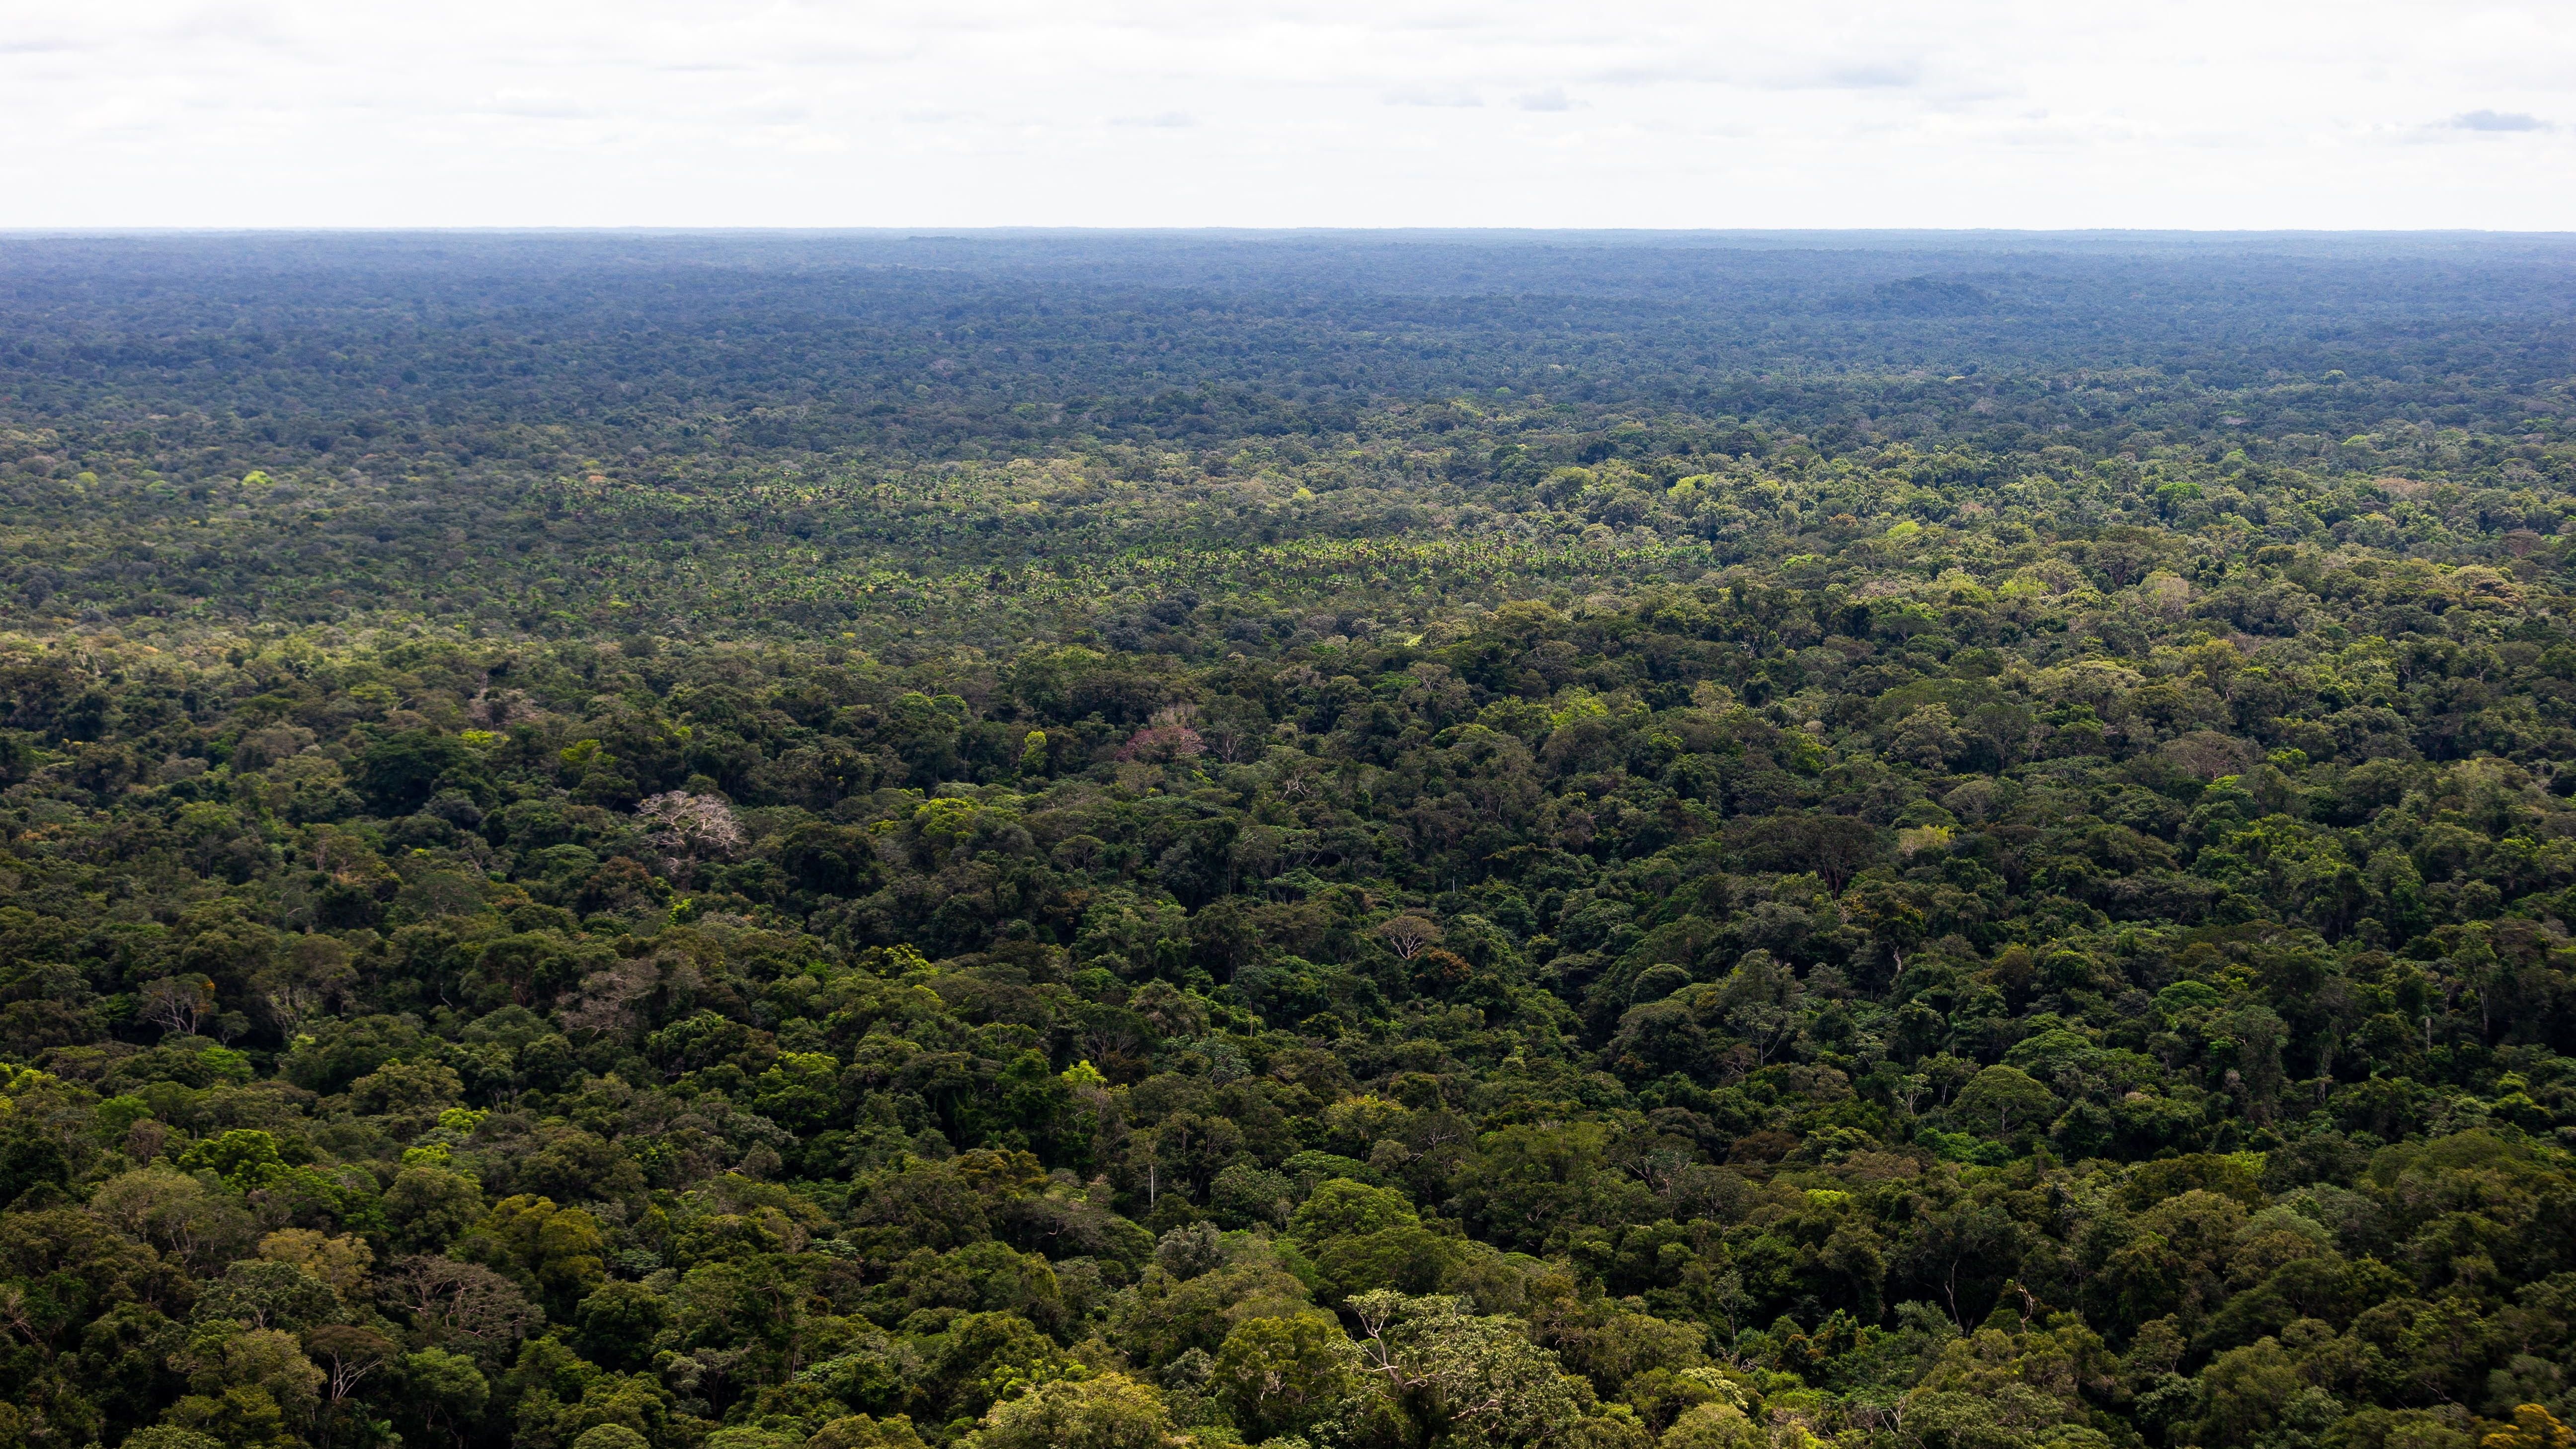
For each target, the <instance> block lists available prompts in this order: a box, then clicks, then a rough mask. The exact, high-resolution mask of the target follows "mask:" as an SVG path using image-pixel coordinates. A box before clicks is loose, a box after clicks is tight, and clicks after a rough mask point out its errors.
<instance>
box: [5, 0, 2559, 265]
mask: <svg viewBox="0 0 2576 1449" xmlns="http://www.w3.org/2000/svg"><path fill="white" fill-rule="evenodd" d="M315 225H319V226H420V225H434V226H514V225H547V226H599V225H657V226H659V225H680V226H899V227H937V226H957V227H962V226H977V225H1076V226H1207V225H1238V226H1419V225H1434V226H1621V227H1804V226H1828V227H1830V226H1932V227H1989V226H1990V227H2092V226H2112V227H2194V228H2229V227H2396V228H2414V227H2491V228H2515V229H2576V0H2532V3H2516V4H2493V5H2483V4H2469V3H2451V4H2432V3H2406V0H2337V3H2331V4H2327V3H2276V0H2226V3H2209V0H2176V3H2162V0H2131V3H2126V4H2120V5H2108V4H2083V3H2067V0H2045V3H2028V4H2006V3H1991V4H1987V3H1975V0H1942V3H1930V0H1913V3H1905V4H1875V3H1800V0H1771V3H1762V4H1746V3H1738V0H1696V3H1671V4H1665V3H1634V0H1593V3H1583V0H1551V3H1544V4H1529V3H1518V0H1484V3H1451V0H1376V3H1366V4H1344V3H1308V4H1293V3H1289V4H1282V3H1265V0H1201V3H1155V0H1136V3H1095V0H1030V3H1019V0H947V3H938V4H921V5H900V6H899V5H884V4H864V3H862V4H830V3H821V4H801V3H767V0H688V3H665V0H412V3H408V4H401V5H394V4H384V3H370V0H275V3H259V0H242V3H210V4H209V3H190V0H169V3H156V0H88V3H85V4H84V3H71V0H0V227H5V226H16V227H89V226H315Z"/></svg>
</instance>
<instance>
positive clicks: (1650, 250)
mask: <svg viewBox="0 0 2576 1449" xmlns="http://www.w3.org/2000/svg"><path fill="white" fill-rule="evenodd" d="M2571 540H2576V240H2568V239H2564V238H2548V237H2528V238H2511V237H2472V236H2445V235H2441V234H2423V235H2412V236H2404V237H2393V236H2392V237H2370V236H2323V235H2258V234H2243V235H2232V236H2198V237H2194V236H2179V235H2176V236H2159V235H2152V234H2112V233H2103V234H2085V235H2065V236H2055V235H2012V234H1991V235H1986V234H1941V235H1933V234H1902V233H1886V234H1870V233H1813V234H1778V235H1752V234H1747V235H1723V234H1710V235H1665V234H1643V233H1597V234H1595V233H1580V232H1566V233H1527V234H1508V233H1436V232H1425V233H1384V234H1337V233H1241V234H1232V233H1203V234H1193V233H1161V234H1135V235H1122V234H1116V233H1087V234H1049V233H1038V232H1031V233H975V234H969V235H961V236H936V235H920V236H912V235H903V234H893V233H888V234H823V233H816V234H792V233H743V234H723V233H687V234H670V235H653V234H643V233H636V234H613V233H561V234H528V235H512V234H500V233H423V234H408V235H405V234H363V233H356V234H344V235H314V236H296V235H261V236H219V235H205V236H195V235H182V234H143V235H133V236H97V237H69V236H62V237H53V236H34V235H17V236H6V237H0V541H4V542H5V548H0V1205H5V1207H0V1449H90V1446H99V1449H118V1446H131V1449H394V1446H398V1445H399V1446H404V1449H932V1446H957V1449H1040V1446H1068V1449H1182V1446H1200V1449H1217V1446H1228V1445H1246V1446H1252V1445H1268V1446H1270V1449H1435V1446H1436V1449H1503V1446H1542V1445H1544V1446H1569V1449H1572V1446H1580V1449H2576V1431H2571V1430H2570V1428H2569V1427H2568V1424H2569V1423H2571V1422H2576V1382H2572V1381H2571V1375H2576V941H2571V939H2570V935H2569V922H2570V921H2571V920H2576V542H2571Z"/></svg>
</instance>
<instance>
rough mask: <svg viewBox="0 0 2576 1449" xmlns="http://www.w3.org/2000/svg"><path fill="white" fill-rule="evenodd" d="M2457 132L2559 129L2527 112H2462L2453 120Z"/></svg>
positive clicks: (2453, 127)
mask: <svg viewBox="0 0 2576 1449" xmlns="http://www.w3.org/2000/svg"><path fill="white" fill-rule="evenodd" d="M2451 129H2453V130H2455V131H2553V130H2556V129H2557V127H2555V126H2552V125H2550V124H2549V123H2548V122H2547V121H2544V120H2542V119H2540V118H2539V117H2538V116H2535V115H2532V114H2530V113H2529V112H2527V111H2462V112H2460V113H2459V114H2458V115H2456V116H2453V117H2452V118H2451Z"/></svg>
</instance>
